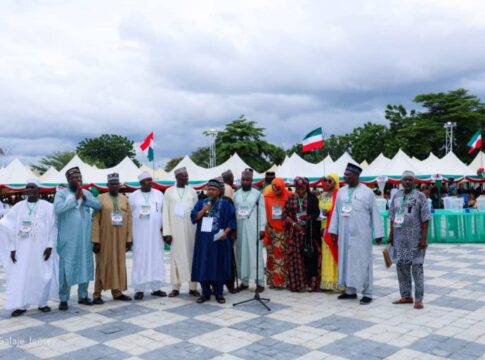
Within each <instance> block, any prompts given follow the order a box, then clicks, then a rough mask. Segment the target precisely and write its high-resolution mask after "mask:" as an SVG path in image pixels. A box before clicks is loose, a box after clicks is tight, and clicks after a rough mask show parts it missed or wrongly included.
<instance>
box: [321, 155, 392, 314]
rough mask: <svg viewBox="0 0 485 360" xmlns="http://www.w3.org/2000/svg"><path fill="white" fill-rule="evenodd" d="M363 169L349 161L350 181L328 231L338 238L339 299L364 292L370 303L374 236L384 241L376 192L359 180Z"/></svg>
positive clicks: (364, 299) (341, 193)
mask: <svg viewBox="0 0 485 360" xmlns="http://www.w3.org/2000/svg"><path fill="white" fill-rule="evenodd" d="M361 172H362V169H361V168H360V167H359V166H357V165H354V164H351V163H349V164H348V165H347V168H346V169H345V172H344V179H345V182H346V183H347V185H346V186H344V187H343V188H341V189H340V190H339V192H338V195H337V200H336V203H335V207H334V210H333V214H332V222H331V223H330V227H329V229H328V232H329V233H330V235H331V237H332V241H333V242H334V243H337V241H338V251H339V252H338V260H339V261H338V272H339V280H338V282H339V285H340V286H344V287H345V293H343V294H341V295H339V297H338V299H339V300H350V299H356V298H357V292H362V295H363V296H362V299H361V300H360V304H361V305H367V304H370V303H371V302H372V285H373V269H372V266H373V256H372V240H373V239H374V238H375V240H376V243H378V244H380V243H381V241H382V236H383V233H384V227H383V226H382V223H381V216H380V213H379V209H378V208H377V202H376V197H375V196H374V193H373V192H372V190H371V189H369V188H368V187H367V186H365V185H362V184H360V182H359V178H360V173H361ZM337 239H338V240H337Z"/></svg>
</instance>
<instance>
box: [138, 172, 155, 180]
mask: <svg viewBox="0 0 485 360" xmlns="http://www.w3.org/2000/svg"><path fill="white" fill-rule="evenodd" d="M151 178H152V176H151V175H150V174H149V173H148V172H146V171H144V172H142V173H141V174H140V175H138V181H139V182H142V181H143V180H146V179H151Z"/></svg>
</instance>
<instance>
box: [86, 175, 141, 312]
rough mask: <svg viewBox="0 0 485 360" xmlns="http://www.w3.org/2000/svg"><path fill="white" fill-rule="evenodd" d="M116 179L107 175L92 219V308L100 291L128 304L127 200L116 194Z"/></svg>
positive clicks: (117, 192)
mask: <svg viewBox="0 0 485 360" xmlns="http://www.w3.org/2000/svg"><path fill="white" fill-rule="evenodd" d="M120 186H121V184H120V177H119V175H118V174H117V173H113V174H109V175H108V189H109V192H107V193H104V194H102V195H99V197H98V199H99V201H100V202H101V210H99V211H96V212H95V213H94V216H93V238H92V241H93V252H94V253H95V254H96V273H95V281H94V294H93V304H94V305H101V304H104V301H103V299H102V297H101V292H102V291H103V290H111V295H112V296H113V299H114V300H121V301H131V297H129V296H127V295H124V294H123V293H122V291H123V290H126V288H127V279H126V256H125V253H126V252H127V251H129V250H130V249H131V245H132V236H131V229H132V225H131V223H132V216H131V208H130V204H129V203H128V199H127V198H126V196H125V195H123V194H120V193H119V192H120Z"/></svg>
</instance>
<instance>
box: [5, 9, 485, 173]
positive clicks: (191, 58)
mask: <svg viewBox="0 0 485 360" xmlns="http://www.w3.org/2000/svg"><path fill="white" fill-rule="evenodd" d="M484 18H485V2H484V1H481V0H476V1H472V0H469V1H457V0H453V1H446V0H436V1H431V0H427V1H422V0H419V1H418V0H416V1H410V0H404V1H403V0H402V1H389V0H382V1H378V0H374V1H370V0H367V1H366V0H355V1H340V2H338V1H319V0H314V1H304V0H298V1H297V0H295V1H283V0H280V1H269V0H265V1H260V0H259V1H225V0H221V1H207V0H205V1H202V0H194V1H183V0H177V1H157V0H133V1H122V0H92V1H90V0H69V1H67V0H66V1H63V0H16V1H13V0H12V1H10V0H4V1H2V2H1V3H0V49H1V50H0V125H1V126H0V147H2V148H4V149H5V150H6V151H7V157H6V158H4V159H0V164H2V163H3V162H8V161H9V160H11V159H12V158H14V157H19V158H20V159H21V160H23V161H25V162H27V163H28V162H32V161H35V159H38V158H39V157H40V156H43V155H47V154H50V153H52V152H53V151H56V150H70V149H74V148H75V146H76V144H77V143H78V142H79V141H80V140H82V139H83V138H85V137H94V136H98V135H101V134H103V133H116V134H122V135H125V136H128V137H129V138H131V139H132V140H134V141H137V142H139V141H141V140H143V138H144V136H145V135H147V134H148V133H149V132H150V131H151V130H154V131H155V136H156V156H157V157H158V159H159V161H160V165H162V164H163V163H164V162H165V161H166V159H169V158H171V157H174V156H180V155H184V154H186V153H189V152H191V151H192V150H194V149H196V148H197V147H199V146H204V145H207V144H208V143H209V138H207V137H205V136H203V135H202V131H203V130H205V129H208V128H218V129H222V128H223V127H224V124H226V123H228V122H230V121H231V120H233V119H235V118H237V117H239V115H241V114H245V115H246V116H247V117H248V118H249V119H252V120H255V121H256V122H257V123H258V125H259V126H261V127H264V128H266V134H267V138H268V140H269V141H271V142H274V143H277V144H279V145H281V146H283V147H289V146H291V145H293V144H294V143H297V142H300V141H301V139H302V138H303V136H304V135H305V133H307V132H308V131H310V130H313V129H314V128H316V127H318V126H322V127H323V129H324V132H325V133H326V134H341V133H345V132H348V131H351V130H352V128H354V127H355V126H358V125H361V124H362V123H364V122H366V121H373V122H380V123H385V119H384V116H383V113H384V108H385V105H386V104H388V103H402V104H404V105H406V106H412V103H411V100H412V98H413V97H414V96H415V95H416V94H419V93H424V92H430V91H447V90H452V89H456V88H458V87H464V88H467V89H470V90H471V91H472V93H474V94H476V95H478V96H479V97H481V98H482V99H485V61H484V59H485V45H484V39H485V21H484V20H483V19H484ZM140 159H142V157H140Z"/></svg>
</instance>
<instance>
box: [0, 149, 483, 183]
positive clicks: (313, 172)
mask: <svg viewBox="0 0 485 360" xmlns="http://www.w3.org/2000/svg"><path fill="white" fill-rule="evenodd" d="M349 162H350V163H353V164H358V163H357V162H356V161H355V160H354V159H353V158H352V157H351V156H350V155H349V154H348V153H344V154H343V155H342V156H341V157H340V158H339V159H337V160H336V161H333V160H332V158H331V157H330V156H327V157H326V158H325V159H324V160H322V161H321V162H320V163H317V164H313V163H310V162H308V161H305V160H303V159H302V158H301V157H300V156H298V155H297V154H292V155H291V156H290V157H286V158H285V159H284V161H283V163H282V164H281V165H279V166H277V165H274V166H272V167H271V169H269V170H271V171H274V172H275V173H276V176H278V177H283V178H284V179H286V180H287V181H291V180H292V179H294V178H295V177H296V176H305V177H307V178H309V179H310V180H312V181H317V180H319V179H321V178H322V177H323V176H325V175H326V174H329V173H337V174H338V175H339V176H342V175H343V173H344V171H345V168H346V166H347V164H348V163H349ZM483 164H485V153H483V152H481V153H479V154H478V155H477V156H476V157H475V159H474V160H473V161H472V162H471V163H470V164H469V165H466V164H464V163H463V162H462V161H461V160H460V159H458V157H457V156H456V155H455V154H454V153H448V154H447V155H446V156H444V157H443V158H441V159H440V158H438V157H437V156H435V155H434V154H432V153H431V154H430V155H429V156H428V158H426V159H425V160H418V159H416V158H411V157H409V156H408V155H406V154H405V153H404V152H403V151H401V150H399V151H398V152H397V154H396V155H395V156H394V157H393V158H392V159H389V158H386V157H385V156H384V155H382V154H380V155H379V156H378V157H377V158H376V159H375V160H374V161H372V162H371V163H370V164H367V162H365V161H364V162H363V163H361V164H360V166H361V167H362V168H363V169H364V171H363V173H362V176H361V177H362V179H363V180H364V181H367V182H373V181H375V180H376V178H377V177H379V176H388V177H390V178H395V179H398V178H399V177H400V176H401V174H402V173H403V171H405V170H412V171H413V172H414V173H415V174H416V175H417V176H418V177H420V178H421V179H422V180H429V179H432V177H433V176H434V175H436V174H440V175H442V176H443V177H445V178H446V177H454V178H458V179H461V178H465V177H468V178H473V177H474V176H476V172H477V169H478V168H480V167H482V166H483ZM74 166H78V167H79V168H80V169H81V172H82V174H83V180H84V182H85V183H87V184H98V185H101V186H102V185H105V184H106V177H107V175H108V174H110V173H113V172H117V173H119V174H120V179H121V181H122V182H123V183H126V184H128V185H130V186H134V187H136V186H137V184H138V175H139V174H140V173H141V172H142V171H147V172H149V173H150V174H151V175H152V176H153V178H154V179H155V180H156V181H157V182H158V183H159V184H160V185H166V186H169V185H172V184H173V183H174V181H175V175H174V171H173V170H172V171H170V172H168V173H166V172H165V171H163V170H161V169H158V170H155V172H154V171H153V170H152V169H151V168H149V167H147V166H146V165H144V166H142V167H141V168H138V167H137V166H136V165H135V164H134V163H133V161H132V160H131V159H129V158H125V159H124V160H123V161H121V162H120V163H119V164H118V165H117V166H115V167H112V168H109V169H98V168H97V167H95V166H91V165H88V164H86V163H85V162H83V161H82V160H81V159H80V158H79V157H78V156H75V157H74V158H73V159H72V160H71V161H70V162H69V163H68V164H67V165H66V166H65V167H64V168H63V169H62V170H61V171H57V170H56V169H54V168H50V169H49V170H48V171H47V172H46V173H44V174H43V175H42V176H40V177H38V178H39V180H40V182H41V183H42V184H43V186H45V187H55V186H58V185H59V184H64V183H65V182H66V179H65V175H64V174H65V171H66V170H67V169H69V168H71V167H74ZM179 167H186V168H187V171H188V173H189V177H190V181H191V183H192V184H194V185H203V184H204V183H206V182H207V181H208V180H209V179H211V178H215V177H218V176H220V175H221V173H222V172H223V171H225V170H228V169H230V170H232V172H233V173H234V175H235V178H236V179H238V178H240V174H241V173H242V171H243V170H244V169H246V168H248V167H249V166H248V165H247V164H246V163H245V162H244V161H243V160H242V159H241V158H240V157H239V155H237V154H234V155H233V156H231V157H230V158H229V159H228V160H227V161H226V162H224V163H223V164H221V165H218V166H216V167H214V168H210V169H207V168H203V167H201V166H198V165H197V164H196V163H194V162H193V161H192V160H191V159H190V157H188V156H185V157H184V158H183V159H182V160H181V161H180V163H179V164H178V165H177V166H176V167H175V168H179ZM32 177H37V176H36V174H34V172H33V171H32V170H31V169H30V168H29V167H28V166H25V165H23V164H22V163H21V162H20V160H18V159H15V160H13V161H12V162H11V163H10V164H9V165H8V166H6V167H5V168H2V169H0V186H3V187H10V188H21V187H23V186H24V185H25V182H26V180H27V179H28V178H32ZM263 177H264V174H263V173H254V178H255V179H256V180H260V179H262V178H263Z"/></svg>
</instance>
